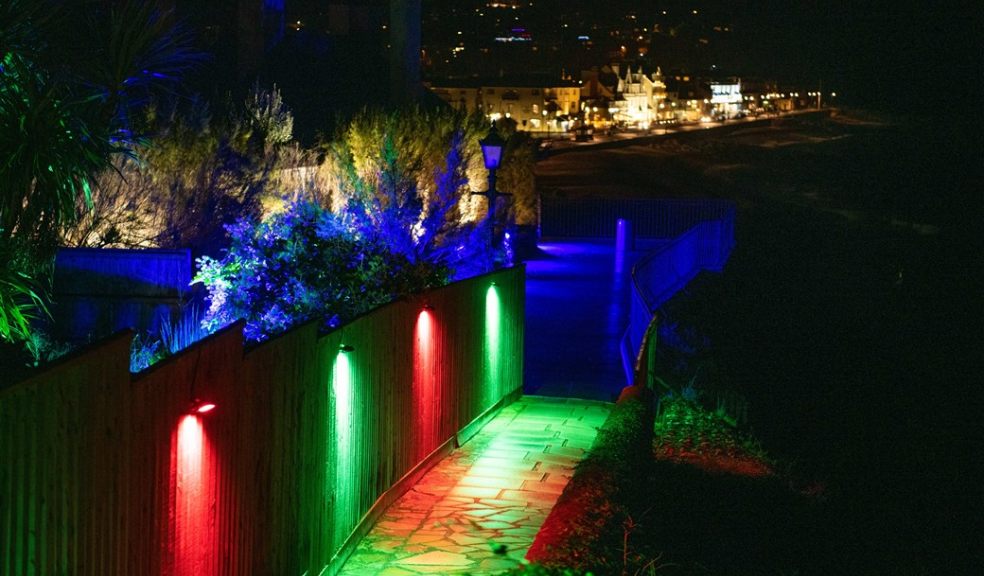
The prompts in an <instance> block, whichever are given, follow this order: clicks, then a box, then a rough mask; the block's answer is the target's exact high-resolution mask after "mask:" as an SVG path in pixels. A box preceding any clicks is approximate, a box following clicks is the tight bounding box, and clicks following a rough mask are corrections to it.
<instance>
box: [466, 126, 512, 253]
mask: <svg viewBox="0 0 984 576" xmlns="http://www.w3.org/2000/svg"><path fill="white" fill-rule="evenodd" d="M478 144H479V145H480V146H481V147H482V160H484V162H485V169H486V170H488V171H489V187H488V190H486V191H485V192H472V194H473V195H477V196H485V197H486V198H487V199H488V201H489V211H488V213H487V214H486V216H485V220H486V223H487V224H488V227H489V258H490V259H491V262H492V263H493V264H492V267H494V266H495V201H496V199H497V198H498V197H499V196H511V194H505V193H502V192H499V191H498V190H496V189H495V171H496V170H498V169H499V164H500V163H501V162H502V150H503V148H505V147H506V141H505V140H503V138H502V136H500V135H499V132H498V130H496V129H495V122H492V128H490V129H489V133H488V134H487V135H486V136H485V138H482V139H481V140H479V141H478Z"/></svg>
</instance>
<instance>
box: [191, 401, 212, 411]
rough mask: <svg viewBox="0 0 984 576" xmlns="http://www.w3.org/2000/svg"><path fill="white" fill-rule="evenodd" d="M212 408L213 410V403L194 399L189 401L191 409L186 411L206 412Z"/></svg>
mask: <svg viewBox="0 0 984 576" xmlns="http://www.w3.org/2000/svg"><path fill="white" fill-rule="evenodd" d="M212 410H215V404H214V403H212V402H206V401H204V400H195V401H194V402H192V403H191V409H190V410H189V411H188V413H189V414H208V413H209V412H211V411H212Z"/></svg>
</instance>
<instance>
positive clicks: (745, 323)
mask: <svg viewBox="0 0 984 576" xmlns="http://www.w3.org/2000/svg"><path fill="white" fill-rule="evenodd" d="M770 130H772V134H771V135H769V136H770V137H774V138H776V139H777V140H780V141H781V140H783V139H785V138H786V137H787V136H792V137H795V135H796V134H797V133H798V134H800V135H802V134H804V133H805V134H807V135H813V136H825V137H830V136H834V137H840V138H839V139H835V140H828V141H815V142H809V141H804V142H802V143H800V144H796V145H791V146H779V147H767V146H759V145H757V144H756V140H755V139H756V138H759V136H753V135H747V136H741V137H739V136H734V137H725V138H708V139H705V140H698V141H692V142H688V143H687V144H686V145H685V146H684V145H677V149H676V151H675V152H674V156H672V157H671V158H672V159H671V160H667V159H666V156H660V155H658V154H657V155H653V156H651V157H648V158H646V157H642V156H640V157H638V158H637V160H638V165H637V167H636V173H637V174H638V175H639V177H640V178H650V179H652V178H655V176H651V174H659V173H660V171H661V170H668V171H670V174H660V176H659V179H661V180H666V181H670V180H672V181H678V182H688V183H689V184H688V185H685V186H683V187H679V188H678V187H672V188H667V189H663V188H662V187H661V186H659V183H658V182H655V187H656V189H658V190H660V191H661V192H660V193H662V194H666V195H672V196H677V195H681V194H683V195H690V194H693V195H699V194H700V193H701V190H705V191H706V192H707V193H709V194H713V195H716V196H724V197H730V198H733V199H735V200H736V201H737V202H738V204H739V214H738V224H737V236H738V237H737V248H736V250H735V252H734V254H733V255H732V258H731V260H730V261H729V263H728V264H727V266H726V269H725V272H724V273H723V275H720V276H702V277H699V278H698V279H697V280H695V281H694V282H693V283H692V284H691V285H690V286H689V287H688V289H687V290H686V292H685V293H684V294H681V295H680V296H678V297H677V298H676V299H675V300H674V301H673V302H671V304H670V305H669V306H668V307H667V309H666V310H664V315H665V318H666V321H667V322H668V323H671V324H673V325H674V331H673V333H674V334H676V335H678V336H680V338H679V342H678V343H677V344H678V345H681V346H680V348H678V349H677V350H664V351H663V352H664V355H663V359H664V361H665V360H674V362H664V364H662V367H663V370H664V372H663V373H662V374H661V376H663V377H664V379H665V380H667V381H670V382H672V383H673V384H674V385H675V386H676V387H677V388H678V389H681V388H683V387H686V386H688V385H690V386H691V387H692V389H693V390H692V391H691V394H693V395H695V396H696V397H697V398H698V400H703V401H704V403H705V406H706V407H707V408H708V409H710V410H713V409H714V407H715V405H716V401H715V398H716V396H718V395H719V394H721V393H722V392H728V393H732V394H738V395H740V396H741V397H742V398H743V399H744V407H745V410H746V411H747V424H746V426H747V429H748V430H751V431H753V432H754V436H755V438H757V439H758V440H759V441H760V442H761V445H762V446H764V447H765V449H766V450H767V451H768V453H769V455H770V456H771V460H772V461H773V462H774V464H775V471H776V475H775V476H767V477H762V478H749V477H742V476H734V475H728V474H721V473H709V472H707V471H706V470H705V469H702V468H700V467H698V466H695V465H694V464H697V463H699V462H694V461H690V462H689V463H686V464H683V463H675V462H670V461H667V460H665V459H664V460H663V461H658V462H657V463H656V466H655V469H654V470H655V471H654V474H653V476H652V477H651V479H650V486H649V488H648V494H649V496H650V501H649V502H648V504H647V505H645V506H643V507H640V508H638V509H636V510H634V511H632V517H633V519H634V521H636V522H637V524H638V525H639V527H638V528H637V529H636V530H635V531H634V533H633V534H632V537H631V541H632V542H634V543H635V544H634V545H635V546H637V548H636V550H637V551H639V553H640V554H642V555H643V556H647V557H650V558H659V563H660V564H664V565H666V566H665V567H664V568H663V569H662V570H661V571H659V572H658V573H683V574H832V573H836V574H936V573H948V574H970V573H975V570H976V569H977V567H979V566H980V565H981V561H982V559H981V551H980V548H979V546H978V545H977V543H976V540H977V537H976V535H977V534H978V533H979V531H978V530H976V529H975V528H974V526H975V525H976V522H975V519H976V518H978V517H980V515H981V512H982V511H984V494H982V490H981V488H980V479H979V474H977V472H976V470H977V465H976V462H975V460H976V456H975V454H976V453H977V451H978V450H977V445H978V444H979V441H980V439H981V434H980V428H979V426H977V425H976V424H975V419H976V418H977V414H976V413H977V412H978V411H979V407H980V406H981V400H982V392H981V390H980V388H979V385H978V384H977V383H978V382H979V381H980V374H981V355H980V353H979V350H980V349H981V344H982V342H981V340H982V336H984V329H982V327H981V324H980V322H981V319H982V318H984V306H982V295H984V291H982V289H981V285H980V282H979V279H980V278H981V277H982V274H981V272H982V271H981V266H982V261H981V258H980V254H982V253H984V252H982V251H981V240H980V237H979V234H978V233H977V232H975V231H974V230H975V228H976V227H977V226H978V224H977V223H978V222H979V220H980V216H981V211H980V202H981V199H982V198H981V196H980V180H979V175H978V170H977V168H976V167H977V164H978V163H977V162H976V161H975V160H973V158H972V157H973V155H974V154H973V153H972V150H973V149H974V148H973V147H971V146H969V144H970V143H971V142H972V141H973V140H972V139H971V138H968V137H966V136H965V133H964V132H963V131H960V130H956V129H954V128H953V126H952V125H947V124H946V123H941V124H940V125H932V124H930V123H927V122H918V121H911V120H909V121H904V122H900V123H898V124H895V125H891V126H885V125H879V126H872V125H860V124H853V123H852V124H840V123H836V124H834V123H815V124H813V125H807V126H796V127H794V128H793V129H792V130H789V129H787V130H786V131H788V132H791V133H792V134H783V132H784V130H782V129H770ZM602 171H603V170H602ZM549 183H550V182H549V181H548V182H545V184H547V185H549ZM588 184H590V183H588ZM662 343H663V344H666V343H667V342H666V341H665V340H664V341H662ZM684 435H686V433H684ZM621 536H622V534H621V532H620V531H619V530H614V529H613V531H612V532H611V533H609V534H607V535H606V536H605V537H606V538H607V539H608V540H607V541H608V542H615V541H617V540H618V539H619V538H620V537H621ZM599 562H600V561H599ZM670 564H672V566H670Z"/></svg>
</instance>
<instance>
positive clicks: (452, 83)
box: [430, 77, 581, 132]
mask: <svg viewBox="0 0 984 576" xmlns="http://www.w3.org/2000/svg"><path fill="white" fill-rule="evenodd" d="M430 89H431V91H432V92H433V93H434V94H435V95H437V96H438V97H439V98H441V99H442V100H444V101H445V102H447V103H448V104H450V105H451V106H452V107H454V108H455V109H457V110H462V111H465V112H474V111H479V112H482V113H483V114H485V115H486V116H488V118H489V119H491V120H498V121H501V120H502V119H506V118H508V119H510V120H512V121H514V122H516V128H517V129H518V130H524V131H528V132H555V131H565V130H567V128H568V127H569V123H568V120H569V117H570V116H571V115H576V114H577V113H578V110H579V105H580V100H581V89H580V87H579V85H578V84H577V83H575V82H573V81H570V80H557V79H548V78H535V77H533V78H512V79H510V78H496V79H489V80H444V81H441V82H440V83H434V84H433V85H431V86H430Z"/></svg>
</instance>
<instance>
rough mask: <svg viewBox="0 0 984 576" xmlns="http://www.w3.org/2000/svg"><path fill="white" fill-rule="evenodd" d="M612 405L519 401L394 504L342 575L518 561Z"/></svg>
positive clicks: (485, 569) (494, 567) (481, 570)
mask: <svg viewBox="0 0 984 576" xmlns="http://www.w3.org/2000/svg"><path fill="white" fill-rule="evenodd" d="M611 406H612V405H611V404H608V403H605V402H595V401H588V400H574V399H562V398H544V397H538V396H526V397H523V398H521V399H519V400H518V401H516V402H515V403H513V404H511V405H509V406H507V407H505V408H504V409H503V410H502V411H501V412H500V413H499V414H498V415H497V416H496V417H495V418H493V419H492V420H491V421H490V422H489V423H488V424H487V425H486V426H485V427H484V428H483V429H482V430H481V431H480V432H479V433H478V434H476V435H475V436H474V437H473V438H472V439H471V440H470V441H469V442H467V443H466V444H465V445H464V446H462V447H461V448H460V449H458V450H455V451H454V452H453V453H452V454H451V455H449V456H448V457H447V458H445V459H444V460H442V461H441V462H440V463H438V464H437V466H435V467H434V468H433V469H431V470H430V471H429V472H428V473H427V474H426V475H424V477H423V478H422V479H421V480H420V482H419V483H417V484H416V485H415V486H414V487H413V489H411V490H410V491H409V492H407V493H406V494H404V495H403V497H401V498H400V499H399V500H397V501H396V502H395V503H394V504H393V505H392V506H391V507H390V508H389V509H388V510H387V511H386V512H385V514H384V515H383V517H382V518H381V519H380V521H379V522H378V523H377V524H376V526H375V527H373V529H372V531H371V532H370V533H369V534H368V535H367V536H366V537H365V538H364V539H363V540H362V542H360V543H359V546H358V549H357V550H356V551H355V553H353V554H352V556H351V557H350V558H349V560H348V562H346V564H345V566H344V568H343V569H342V572H341V573H342V574H343V575H345V576H363V575H366V576H369V575H386V576H397V575H414V574H449V573H455V574H461V573H469V574H476V575H477V574H495V573H498V572H501V571H503V570H506V569H508V568H512V567H514V566H516V565H517V564H518V562H519V561H520V559H522V558H523V556H524V555H525V554H526V550H527V549H528V548H529V547H530V545H531V544H532V543H533V538H534V536H535V535H536V532H537V530H539V528H540V525H541V524H542V523H543V521H544V519H546V517H547V514H548V513H549V512H550V509H551V508H552V507H553V505H554V503H555V502H556V500H557V497H558V496H559V495H560V493H561V491H563V489H564V486H566V485H567V482H568V480H569V479H570V476H571V473H572V471H573V467H574V465H575V464H577V462H578V461H579V460H580V459H581V458H582V457H583V456H584V454H585V452H586V451H587V450H588V448H590V446H591V443H592V442H593V441H594V438H595V435H596V434H597V432H598V428H599V427H600V426H601V425H602V423H603V422H604V421H605V418H606V417H607V416H608V413H609V411H610V409H611Z"/></svg>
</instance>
